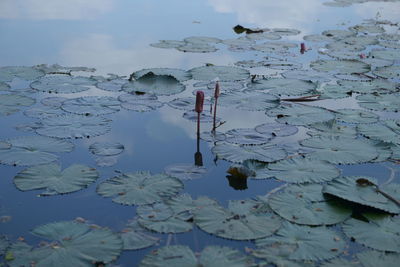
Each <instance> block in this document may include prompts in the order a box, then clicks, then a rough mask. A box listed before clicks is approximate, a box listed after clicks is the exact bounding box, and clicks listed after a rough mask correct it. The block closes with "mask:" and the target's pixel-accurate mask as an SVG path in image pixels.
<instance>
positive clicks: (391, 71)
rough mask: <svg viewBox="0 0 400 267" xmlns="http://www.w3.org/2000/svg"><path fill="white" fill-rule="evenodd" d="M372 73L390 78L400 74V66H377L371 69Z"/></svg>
mask: <svg viewBox="0 0 400 267" xmlns="http://www.w3.org/2000/svg"><path fill="white" fill-rule="evenodd" d="M372 73H373V74H375V75H376V76H379V77H382V78H386V79H391V78H395V77H399V76H400V66H398V65H395V66H385V67H379V68H376V69H375V70H374V71H372Z"/></svg>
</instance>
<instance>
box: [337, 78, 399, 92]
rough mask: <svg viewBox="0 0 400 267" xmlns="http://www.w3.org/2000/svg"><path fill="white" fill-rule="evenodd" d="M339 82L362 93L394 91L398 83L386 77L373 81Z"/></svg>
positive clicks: (348, 89) (347, 89)
mask: <svg viewBox="0 0 400 267" xmlns="http://www.w3.org/2000/svg"><path fill="white" fill-rule="evenodd" d="M337 83H338V84H339V85H340V86H342V87H345V88H346V91H351V92H355V93H360V94H369V93H380V94H384V93H394V92H396V91H397V85H396V84H395V83H392V82H390V81H388V80H385V79H374V80H371V81H349V80H338V81H337Z"/></svg>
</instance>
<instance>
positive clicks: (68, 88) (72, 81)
mask: <svg viewBox="0 0 400 267" xmlns="http://www.w3.org/2000/svg"><path fill="white" fill-rule="evenodd" d="M95 84H96V80H94V79H91V78H89V77H81V76H77V77H74V76H70V75H63V74H55V75H48V76H44V77H42V78H40V79H39V80H37V81H34V82H33V83H31V87H32V88H33V89H35V90H38V91H42V92H48V93H58V94H69V93H78V92H82V91H86V90H88V89H89V87H90V86H93V85H95Z"/></svg>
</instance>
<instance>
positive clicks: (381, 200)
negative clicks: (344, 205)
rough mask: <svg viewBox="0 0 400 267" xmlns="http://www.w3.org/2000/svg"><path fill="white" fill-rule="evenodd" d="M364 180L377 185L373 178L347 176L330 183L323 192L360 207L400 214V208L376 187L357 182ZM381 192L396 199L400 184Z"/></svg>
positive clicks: (386, 186) (386, 187) (387, 186)
mask: <svg viewBox="0 0 400 267" xmlns="http://www.w3.org/2000/svg"><path fill="white" fill-rule="evenodd" d="M362 178H363V179H364V180H365V179H366V180H367V181H372V182H373V183H374V184H377V182H376V181H375V179H374V178H372V177H359V176H345V177H340V178H337V179H335V180H333V181H331V182H328V183H327V184H326V185H325V186H324V189H323V190H322V191H323V192H324V193H326V194H330V195H332V196H335V197H339V198H341V199H344V200H347V201H351V202H355V203H358V204H360V205H364V206H368V207H373V208H375V209H379V210H383V211H386V212H389V213H392V214H398V213H400V207H399V206H397V204H396V203H395V202H393V201H392V200H391V199H388V198H387V197H385V196H384V195H383V194H381V193H379V192H377V191H376V186H374V185H368V184H366V185H364V184H360V183H358V182H357V181H358V180H360V179H362ZM380 190H382V191H383V192H385V193H386V194H389V195H390V196H393V197H395V198H396V197H397V196H398V195H399V192H400V186H399V185H398V184H388V185H385V186H382V187H380Z"/></svg>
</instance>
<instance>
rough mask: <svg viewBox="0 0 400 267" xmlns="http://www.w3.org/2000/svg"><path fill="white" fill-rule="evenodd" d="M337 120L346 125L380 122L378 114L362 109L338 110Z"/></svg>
mask: <svg viewBox="0 0 400 267" xmlns="http://www.w3.org/2000/svg"><path fill="white" fill-rule="evenodd" d="M335 118H336V120H338V121H342V122H346V123H373V122H377V121H378V120H379V116H378V115H377V114H375V113H372V112H368V111H364V110H361V109H338V110H336V114H335Z"/></svg>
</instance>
